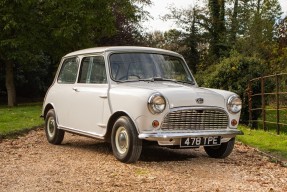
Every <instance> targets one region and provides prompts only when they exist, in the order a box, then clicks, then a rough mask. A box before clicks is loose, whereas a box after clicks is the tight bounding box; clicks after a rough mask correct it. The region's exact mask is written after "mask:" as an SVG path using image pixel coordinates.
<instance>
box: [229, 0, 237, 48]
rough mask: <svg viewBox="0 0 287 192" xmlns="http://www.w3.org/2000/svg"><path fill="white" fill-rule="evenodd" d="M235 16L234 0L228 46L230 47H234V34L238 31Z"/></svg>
mask: <svg viewBox="0 0 287 192" xmlns="http://www.w3.org/2000/svg"><path fill="white" fill-rule="evenodd" d="M237 15H238V0H235V2H234V7H233V14H232V19H231V22H232V23H231V30H230V33H231V34H230V44H231V46H234V44H235V42H236V33H237V31H238V20H237Z"/></svg>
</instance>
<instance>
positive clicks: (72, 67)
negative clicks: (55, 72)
mask: <svg viewBox="0 0 287 192" xmlns="http://www.w3.org/2000/svg"><path fill="white" fill-rule="evenodd" d="M78 67H79V64H78V62H77V59H76V57H74V58H68V59H66V60H65V61H64V62H63V64H62V68H61V71H60V74H59V76H58V83H63V84H73V83H75V82H76V79H77V72H78Z"/></svg>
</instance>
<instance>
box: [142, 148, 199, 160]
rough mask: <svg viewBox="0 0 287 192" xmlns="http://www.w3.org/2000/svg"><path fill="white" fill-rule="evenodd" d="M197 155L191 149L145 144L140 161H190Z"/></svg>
mask: <svg viewBox="0 0 287 192" xmlns="http://www.w3.org/2000/svg"><path fill="white" fill-rule="evenodd" d="M196 157H197V156H196V155H195V152H192V150H191V149H171V148H166V147H159V146H145V147H143V150H142V154H141V157H140V159H139V161H144V162H153V161H156V162H164V161H190V160H191V159H193V158H196Z"/></svg>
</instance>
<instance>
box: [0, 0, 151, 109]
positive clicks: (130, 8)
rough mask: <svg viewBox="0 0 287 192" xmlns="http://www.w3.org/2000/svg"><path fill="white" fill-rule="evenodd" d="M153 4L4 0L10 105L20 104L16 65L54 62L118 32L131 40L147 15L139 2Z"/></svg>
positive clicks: (0, 51)
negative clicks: (16, 83) (44, 60)
mask: <svg viewBox="0 0 287 192" xmlns="http://www.w3.org/2000/svg"><path fill="white" fill-rule="evenodd" d="M134 3H137V5H135V4H134ZM149 3H150V1H149V0H130V1H129V0H124V1H119V0H89V1H86V0H46V1H41V0H26V1H17V0H11V1H6V0H0V30H1V33H0V62H1V66H4V67H5V68H6V73H5V78H6V80H5V81H6V89H7V95H8V106H15V105H16V104H17V102H16V90H15V77H14V70H15V67H16V66H22V68H23V69H25V68H26V67H28V68H29V67H32V66H33V65H34V66H35V65H39V63H43V62H39V61H42V60H43V59H47V58H48V59H49V60H50V62H48V63H50V64H51V65H54V64H55V63H57V62H58V61H59V58H60V56H62V55H63V54H65V53H67V52H70V51H74V50H77V49H81V48H86V47H91V46H96V45H99V44H104V43H103V39H106V40H107V41H108V40H109V38H111V37H115V36H117V35H118V36H119V37H121V41H122V42H123V43H126V42H128V41H125V40H126V39H127V38H132V37H131V36H132V35H133V34H134V33H133V32H134V31H133V30H134V29H135V28H133V26H135V25H136V24H137V23H138V22H139V20H140V18H141V17H142V15H143V14H144V13H143V12H142V9H141V8H139V5H140V4H149ZM130 34H132V35H130ZM129 35H130V36H129ZM128 36H129V37H128ZM123 39H125V40H123Z"/></svg>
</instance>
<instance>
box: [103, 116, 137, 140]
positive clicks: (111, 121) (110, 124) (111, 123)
mask: <svg viewBox="0 0 287 192" xmlns="http://www.w3.org/2000/svg"><path fill="white" fill-rule="evenodd" d="M121 116H126V117H128V118H129V119H130V120H131V122H132V123H133V125H134V126H135V128H136V130H137V132H138V129H137V126H136V124H135V122H134V121H133V119H132V118H131V117H130V116H129V115H128V114H127V113H126V112H124V111H117V112H115V113H114V114H113V115H112V116H111V117H110V118H109V121H108V124H107V132H106V134H105V141H107V142H109V143H110V142H111V134H112V129H113V126H114V124H115V122H116V121H117V119H118V118H120V117H121Z"/></svg>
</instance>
